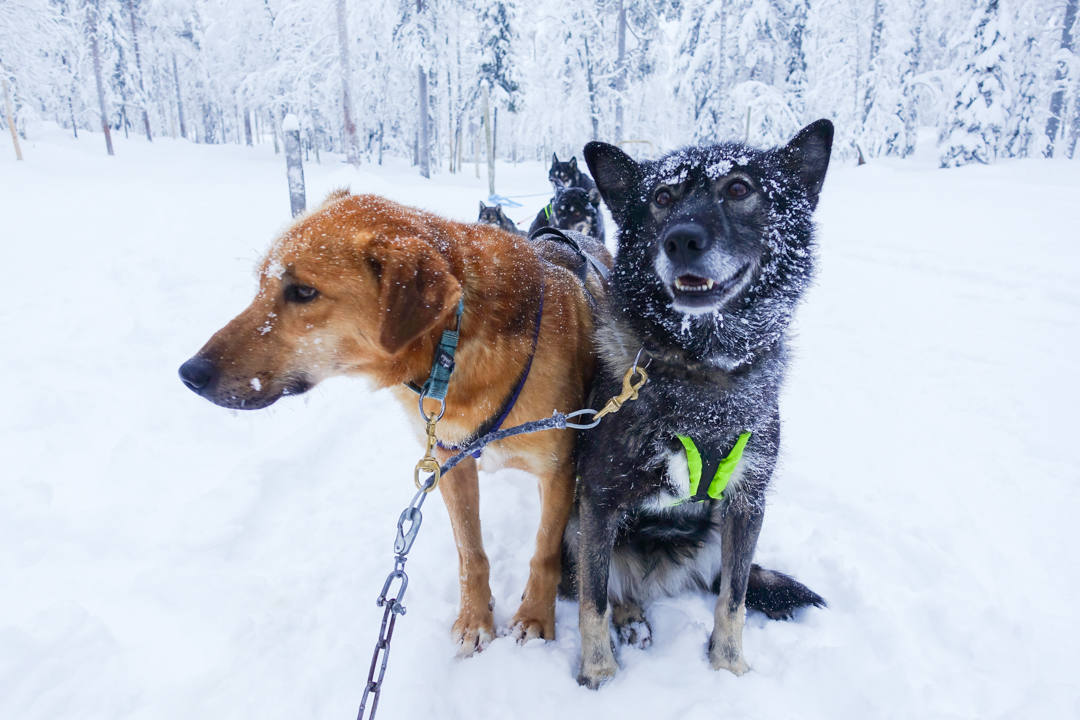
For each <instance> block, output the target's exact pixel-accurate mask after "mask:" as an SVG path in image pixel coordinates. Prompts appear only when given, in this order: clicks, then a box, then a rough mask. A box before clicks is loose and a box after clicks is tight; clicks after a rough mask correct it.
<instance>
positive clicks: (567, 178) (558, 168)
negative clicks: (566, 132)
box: [548, 153, 596, 192]
mask: <svg viewBox="0 0 1080 720" xmlns="http://www.w3.org/2000/svg"><path fill="white" fill-rule="evenodd" d="M548 180H550V181H551V187H552V188H554V189H555V190H556V191H557V190H558V189H559V188H571V187H578V188H581V189H582V190H585V191H586V192H590V191H593V190H596V183H594V182H593V179H592V178H591V177H589V176H588V175H586V174H585V173H583V172H581V169H580V168H578V164H577V156H576V155H575V156H574V157H572V158H570V161H569V162H559V156H558V155H556V154H555V153H552V154H551V169H550V170H548Z"/></svg>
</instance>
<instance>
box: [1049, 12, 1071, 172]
mask: <svg viewBox="0 0 1080 720" xmlns="http://www.w3.org/2000/svg"><path fill="white" fill-rule="evenodd" d="M1077 2H1078V0H1068V4H1066V5H1065V24H1064V25H1063V26H1062V28H1061V49H1062V51H1063V52H1062V53H1061V54H1062V55H1063V56H1066V57H1067V56H1069V55H1070V54H1071V53H1072V50H1073V34H1072V31H1073V25H1075V24H1076V6H1077ZM1068 75H1069V67H1068V65H1067V64H1066V63H1065V61H1064V60H1059V61H1058V66H1057V73H1056V74H1055V75H1054V94H1053V95H1051V96H1050V117H1049V118H1047V120H1046V147H1045V149H1044V150H1043V157H1048V158H1049V157H1054V145H1055V144H1056V143H1057V140H1058V134H1059V133H1060V132H1061V127H1062V125H1063V124H1064V123H1063V122H1062V119H1063V118H1062V114H1063V113H1064V112H1065V80H1066V78H1068Z"/></svg>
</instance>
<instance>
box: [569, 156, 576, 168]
mask: <svg viewBox="0 0 1080 720" xmlns="http://www.w3.org/2000/svg"><path fill="white" fill-rule="evenodd" d="M570 169H571V170H577V155H574V156H573V157H572V158H570Z"/></svg>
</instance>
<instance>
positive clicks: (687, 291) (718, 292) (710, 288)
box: [671, 263, 750, 308]
mask: <svg viewBox="0 0 1080 720" xmlns="http://www.w3.org/2000/svg"><path fill="white" fill-rule="evenodd" d="M749 271H750V263H746V264H744V265H743V266H742V267H740V268H739V269H738V270H736V271H735V272H733V273H732V274H731V275H729V276H728V277H727V278H725V279H723V280H714V279H713V278H709V277H702V276H701V275H694V274H691V273H685V274H683V275H679V276H678V277H676V278H675V282H674V284H673V285H672V288H671V289H672V294H673V295H674V296H675V300H676V301H678V302H679V303H680V304H685V305H690V306H693V307H702V308H704V307H707V306H709V305H713V304H715V303H717V302H719V301H720V300H721V299H722V298H724V297H725V296H726V295H727V294H728V293H729V292H730V291H731V290H732V289H733V288H735V287H736V286H738V285H739V283H741V282H742V281H743V278H745V277H746V273H748V272H749Z"/></svg>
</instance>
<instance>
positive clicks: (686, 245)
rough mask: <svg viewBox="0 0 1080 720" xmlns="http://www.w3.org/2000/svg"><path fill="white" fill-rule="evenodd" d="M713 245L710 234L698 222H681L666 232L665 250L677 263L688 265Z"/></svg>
mask: <svg viewBox="0 0 1080 720" xmlns="http://www.w3.org/2000/svg"><path fill="white" fill-rule="evenodd" d="M711 246H712V240H711V239H710V238H709V234H708V233H707V232H705V228H703V227H701V226H700V225H698V224H697V223H681V224H679V225H675V226H673V227H671V228H670V229H669V230H668V231H667V232H666V233H664V252H666V253H667V255H668V257H669V258H671V259H672V260H673V261H674V262H676V263H682V264H684V265H688V264H690V263H692V262H694V261H695V260H697V259H698V258H700V257H701V256H702V255H704V254H705V251H706V250H708V249H709V248H710V247H711Z"/></svg>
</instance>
